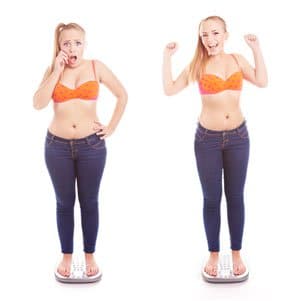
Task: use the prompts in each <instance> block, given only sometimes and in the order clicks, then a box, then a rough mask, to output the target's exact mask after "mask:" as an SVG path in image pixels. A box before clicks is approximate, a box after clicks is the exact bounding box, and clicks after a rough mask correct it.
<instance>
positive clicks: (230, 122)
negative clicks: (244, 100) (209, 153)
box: [199, 91, 245, 131]
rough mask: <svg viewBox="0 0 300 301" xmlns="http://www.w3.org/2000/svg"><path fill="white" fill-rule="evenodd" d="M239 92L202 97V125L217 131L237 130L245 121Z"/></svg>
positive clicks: (200, 119) (226, 92)
mask: <svg viewBox="0 0 300 301" xmlns="http://www.w3.org/2000/svg"><path fill="white" fill-rule="evenodd" d="M239 94H240V93H239V92H236V91H224V92H221V93H218V94H212V95H205V96H202V111H201V114H200V116H199V122H200V124H201V125H202V126H203V127H205V128H207V129H209V130H215V131H225V130H232V129H235V128H237V127H238V126H239V125H240V124H241V123H243V121H244V120H245V118H244V116H243V114H242V112H241V109H240V104H239V102H240V101H239Z"/></svg>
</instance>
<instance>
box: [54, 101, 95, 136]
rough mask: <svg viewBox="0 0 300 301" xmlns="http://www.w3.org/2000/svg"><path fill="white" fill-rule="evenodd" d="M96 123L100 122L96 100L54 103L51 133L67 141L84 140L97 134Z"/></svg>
mask: <svg viewBox="0 0 300 301" xmlns="http://www.w3.org/2000/svg"><path fill="white" fill-rule="evenodd" d="M94 121H98V118H97V113H96V101H95V100H88V101H87V100H81V99H71V100H68V101H66V102H63V103H54V117H53V119H52V122H51V123H50V126H49V131H50V132H51V133H52V134H53V135H56V136H59V137H62V138H65V139H79V138H84V137H86V136H89V135H91V134H93V133H95V132H96V131H95V130H94V129H93V128H94V126H95V123H94Z"/></svg>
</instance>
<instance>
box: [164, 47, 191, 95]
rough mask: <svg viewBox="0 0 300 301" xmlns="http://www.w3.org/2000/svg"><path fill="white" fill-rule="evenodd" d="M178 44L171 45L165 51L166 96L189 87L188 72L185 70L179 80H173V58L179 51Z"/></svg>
mask: <svg viewBox="0 0 300 301" xmlns="http://www.w3.org/2000/svg"><path fill="white" fill-rule="evenodd" d="M177 49H178V45H177V44H176V43H169V44H168V45H167V46H166V48H165V50H164V57H163V87H164V92H165V94H166V95H168V96H171V95H174V94H177V93H178V92H180V91H181V90H183V89H184V88H185V87H187V86H188V70H187V68H186V69H184V70H183V71H182V72H181V73H180V75H179V76H178V77H177V79H176V80H175V81H174V80H173V78H172V66H171V56H172V55H173V54H174V53H175V52H176V51H177Z"/></svg>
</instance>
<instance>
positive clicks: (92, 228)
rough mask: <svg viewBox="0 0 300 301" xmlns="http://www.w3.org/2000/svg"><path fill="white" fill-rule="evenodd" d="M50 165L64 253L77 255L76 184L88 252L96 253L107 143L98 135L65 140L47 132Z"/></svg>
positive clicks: (86, 250) (48, 164)
mask: <svg viewBox="0 0 300 301" xmlns="http://www.w3.org/2000/svg"><path fill="white" fill-rule="evenodd" d="M45 160H46V165H47V168H48V171H49V174H50V177H51V180H52V183H53V186H54V191H55V196H56V219H57V228H58V234H59V238H60V243H61V250H62V253H73V234H74V204H75V198H76V193H75V191H76V190H75V189H76V188H75V182H77V192H78V199H79V204H80V210H81V225H82V233H83V244H84V252H86V253H93V252H94V251H95V245H96V239H97V233H98V223H99V213H98V192H99V187H100V182H101V178H102V174H103V170H104V166H105V160H106V147H105V141H104V140H100V139H99V137H98V136H97V135H96V134H92V135H90V136H87V137H85V138H81V139H64V138H61V137H57V136H55V135H53V134H51V133H50V132H49V131H48V132H47V136H46V141H45Z"/></svg>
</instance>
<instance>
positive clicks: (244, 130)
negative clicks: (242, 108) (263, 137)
mask: <svg viewBox="0 0 300 301" xmlns="http://www.w3.org/2000/svg"><path fill="white" fill-rule="evenodd" d="M237 134H238V135H239V137H240V138H242V139H248V138H249V134H248V130H247V128H246V127H244V128H242V129H240V130H238V131H237Z"/></svg>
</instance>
